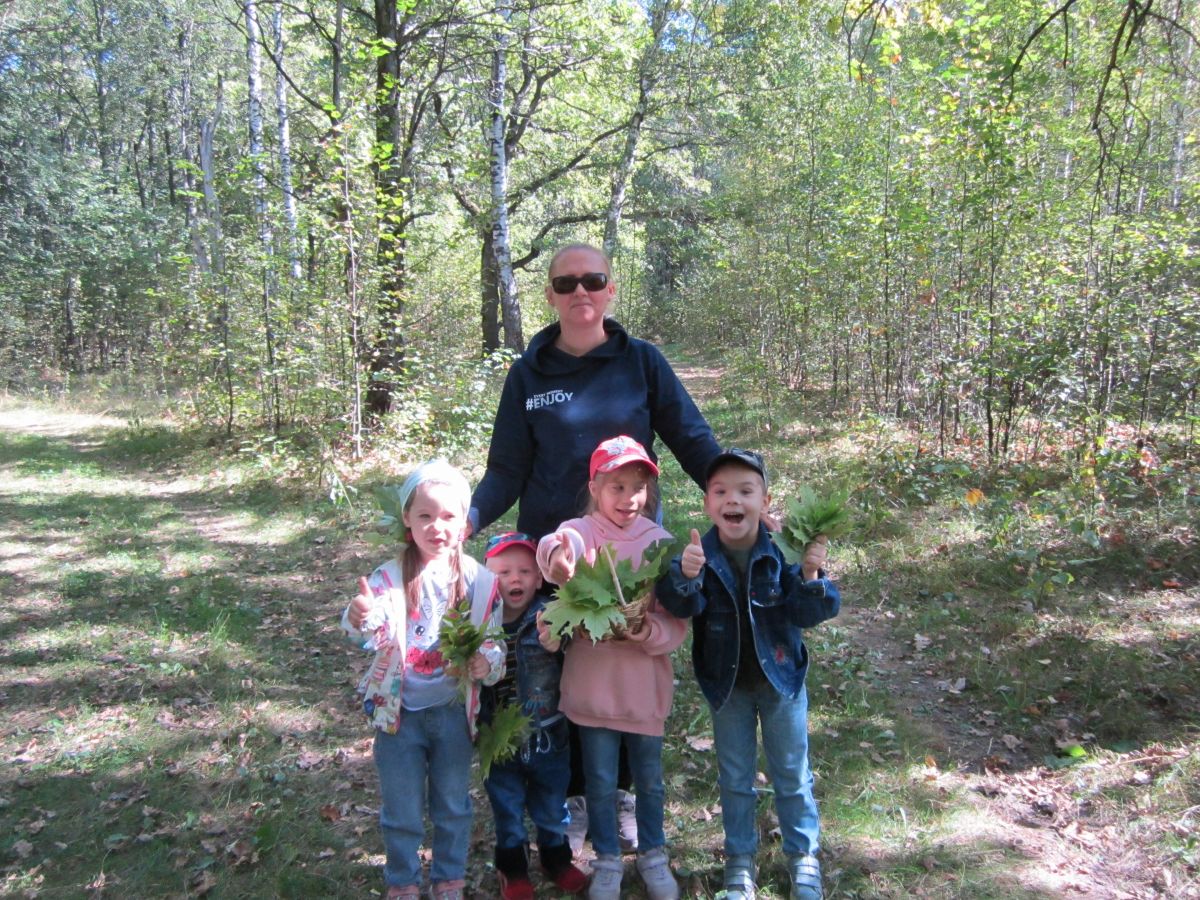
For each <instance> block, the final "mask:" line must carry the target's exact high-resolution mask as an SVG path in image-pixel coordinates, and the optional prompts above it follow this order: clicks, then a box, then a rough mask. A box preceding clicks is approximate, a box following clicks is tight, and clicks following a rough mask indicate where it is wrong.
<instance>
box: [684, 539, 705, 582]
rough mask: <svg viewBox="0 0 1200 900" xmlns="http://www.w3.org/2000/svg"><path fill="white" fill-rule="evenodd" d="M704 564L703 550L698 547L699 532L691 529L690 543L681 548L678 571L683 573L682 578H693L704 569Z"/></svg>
mask: <svg viewBox="0 0 1200 900" xmlns="http://www.w3.org/2000/svg"><path fill="white" fill-rule="evenodd" d="M704 562H705V560H704V548H703V547H701V546H700V532H699V531H697V530H696V529H695V528H693V529H692V540H691V543H689V544H688V545H687V546H686V547H684V548H683V555H682V556H681V557H680V558H679V570H680V571H681V572H683V577H684V578H695V577H696V576H697V575H699V574H700V570H701V569H703V568H704Z"/></svg>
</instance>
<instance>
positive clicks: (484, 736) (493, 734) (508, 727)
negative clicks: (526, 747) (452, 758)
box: [475, 706, 532, 778]
mask: <svg viewBox="0 0 1200 900" xmlns="http://www.w3.org/2000/svg"><path fill="white" fill-rule="evenodd" d="M531 728H532V722H530V720H529V716H527V715H525V714H524V713H522V712H521V710H520V708H519V707H516V706H501V707H499V708H497V710H496V712H495V715H493V716H492V720H491V721H490V722H483V723H481V724H480V726H479V736H478V738H476V741H475V749H476V750H477V751H478V752H479V771H480V774H481V775H482V776H483V777H484V778H487V777H488V773H489V772H490V771H491V770H492V763H497V762H504V761H505V760H509V759H512V758H513V756H515V755H516V753H517V751H518V750H520V749H521V745H522V744H523V743H524V742H525V739H526V738H527V737H529V732H530V729H531Z"/></svg>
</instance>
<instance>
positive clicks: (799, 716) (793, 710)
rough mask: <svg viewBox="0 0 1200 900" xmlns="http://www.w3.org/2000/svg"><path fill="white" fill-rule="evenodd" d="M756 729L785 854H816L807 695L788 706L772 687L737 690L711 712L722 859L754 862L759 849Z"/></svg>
mask: <svg viewBox="0 0 1200 900" xmlns="http://www.w3.org/2000/svg"><path fill="white" fill-rule="evenodd" d="M759 723H761V724H762V745H763V750H764V752H765V753H766V756H767V774H768V775H770V777H771V785H772V787H774V789H775V812H776V813H777V814H778V816H779V830H780V831H781V832H782V834H783V850H784V852H785V853H787V854H788V855H794V854H798V853H816V852H817V849H818V842H819V839H820V832H821V825H820V820H819V819H818V817H817V801H816V800H815V799H814V798H813V790H812V786H813V777H812V769H810V768H809V765H808V694H807V693H806V692H801V694H800V696H799V697H798V698H797V699H795V700H789V699H788V698H787V697H784V696H783V695H782V694H780V693H779V692H778V691H776V690H775V689H774V688H773V687H771V685H770V684H763V685H762V686H760V687H758V688H756V689H754V690H752V691H747V690H742V689H740V688H736V687H735V688H734V689H733V692H732V693H731V694H730V695H729V699H728V700H726V701H725V705H724V706H722V707H721V708H720V709H719V710H716V711H714V712H713V738H714V739H715V743H716V750H717V773H718V775H717V781H718V783H719V785H720V787H721V817H722V820H723V822H724V825H725V853H726V855H727V856H734V855H739V856H740V855H750V856H752V855H753V854H754V853H755V851H756V850H757V849H758V828H757V827H756V825H755V807H756V802H757V797H756V795H755V790H754V777H755V774H756V773H757V769H758V742H757V734H756V732H757V727H758V725H759ZM640 799H641V798H640V797H639V800H640Z"/></svg>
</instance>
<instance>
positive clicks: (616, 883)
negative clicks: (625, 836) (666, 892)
mask: <svg viewBox="0 0 1200 900" xmlns="http://www.w3.org/2000/svg"><path fill="white" fill-rule="evenodd" d="M624 874H625V865H624V863H622V862H621V857H619V856H597V857H596V858H595V859H593V860H592V883H591V884H589V885H588V891H587V895H588V900H621V877H622V876H623V875H624ZM676 896H678V895H676Z"/></svg>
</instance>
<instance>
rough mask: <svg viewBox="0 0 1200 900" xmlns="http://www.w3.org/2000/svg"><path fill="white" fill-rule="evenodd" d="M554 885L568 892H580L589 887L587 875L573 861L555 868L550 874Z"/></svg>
mask: <svg viewBox="0 0 1200 900" xmlns="http://www.w3.org/2000/svg"><path fill="white" fill-rule="evenodd" d="M550 878H551V880H552V881H553V882H554V886H555V887H557V888H558V889H559V890H560V891H562V892H563V893H566V894H578V893H579V892H580V891H582V890H583V889H584V888H585V887H587V876H586V875H584V874H583V872H581V871H579V869H577V868H575V866H574V865H572V864H571V863H567V864H566V865H565V866H563V867H562V868H561V869H557V870H555V872H554V874H553V875H551V876H550Z"/></svg>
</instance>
